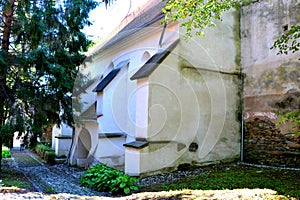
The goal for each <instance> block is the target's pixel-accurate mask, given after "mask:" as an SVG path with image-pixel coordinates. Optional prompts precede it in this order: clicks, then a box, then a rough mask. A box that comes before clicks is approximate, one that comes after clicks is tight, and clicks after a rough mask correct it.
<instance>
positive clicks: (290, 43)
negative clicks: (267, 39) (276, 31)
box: [271, 25, 300, 59]
mask: <svg viewBox="0 0 300 200" xmlns="http://www.w3.org/2000/svg"><path fill="white" fill-rule="evenodd" d="M271 49H278V53H277V54H288V53H290V52H291V53H295V52H296V51H299V50H300V25H294V26H291V28H290V30H288V31H287V32H286V33H284V34H282V36H281V37H280V38H279V39H277V40H276V41H275V43H274V45H273V46H272V48H271ZM299 59H300V58H299Z"/></svg>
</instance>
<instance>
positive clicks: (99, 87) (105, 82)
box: [93, 60, 129, 92]
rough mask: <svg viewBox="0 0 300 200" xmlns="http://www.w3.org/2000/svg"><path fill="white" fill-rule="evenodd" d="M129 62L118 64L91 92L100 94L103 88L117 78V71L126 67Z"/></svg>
mask: <svg viewBox="0 0 300 200" xmlns="http://www.w3.org/2000/svg"><path fill="white" fill-rule="evenodd" d="M128 63H129V60H125V61H122V62H120V63H119V64H118V65H117V66H116V67H115V69H113V70H112V71H111V72H109V73H108V74H107V76H105V77H104V78H103V79H102V80H101V81H100V83H99V84H98V85H97V87H96V88H95V89H94V90H93V92H102V91H103V90H104V88H105V87H106V86H107V85H108V84H109V83H110V82H111V81H112V80H113V79H114V78H115V77H116V76H117V74H118V73H119V71H120V70H121V68H122V67H124V66H126V65H128Z"/></svg>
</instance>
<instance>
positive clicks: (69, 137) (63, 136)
mask: <svg viewBox="0 0 300 200" xmlns="http://www.w3.org/2000/svg"><path fill="white" fill-rule="evenodd" d="M55 138H57V139H72V136H71V135H57V136H55Z"/></svg>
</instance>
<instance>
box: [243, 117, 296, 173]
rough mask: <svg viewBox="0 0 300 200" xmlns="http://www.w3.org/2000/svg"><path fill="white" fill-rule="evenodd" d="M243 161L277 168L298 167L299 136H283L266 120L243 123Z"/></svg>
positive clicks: (289, 134) (257, 119) (252, 120)
mask: <svg viewBox="0 0 300 200" xmlns="http://www.w3.org/2000/svg"><path fill="white" fill-rule="evenodd" d="M244 136H245V137H244V161H245V162H247V163H253V164H263V165H271V166H279V167H292V168H299V167H300V136H299V135H298V136H295V135H293V134H291V133H287V134H284V133H282V132H281V131H280V129H279V128H278V127H276V125H275V123H273V122H272V121H270V120H269V119H268V118H254V119H251V120H246V121H245V126H244Z"/></svg>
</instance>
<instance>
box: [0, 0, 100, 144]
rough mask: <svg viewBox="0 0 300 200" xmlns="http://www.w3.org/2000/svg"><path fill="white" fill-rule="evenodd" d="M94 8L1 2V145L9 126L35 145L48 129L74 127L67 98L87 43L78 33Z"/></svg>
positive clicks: (72, 1) (66, 2) (46, 0)
mask: <svg viewBox="0 0 300 200" xmlns="http://www.w3.org/2000/svg"><path fill="white" fill-rule="evenodd" d="M97 4H98V3H97V2H95V1H94V0H63V1H54V0H0V15H1V17H2V20H1V21H0V33H1V37H0V41H1V49H0V66H1V67H0V134H1V136H0V139H1V138H2V139H4V138H6V135H4V134H2V133H4V132H7V131H6V128H5V127H6V125H5V124H7V123H8V121H12V122H13V123H14V126H15V128H16V129H17V130H19V132H24V131H29V132H31V133H32V135H33V140H32V142H33V144H34V143H35V142H36V136H37V135H40V134H42V132H43V128H44V127H45V126H47V125H50V124H53V123H57V124H60V123H61V122H64V123H66V124H69V125H72V123H73V118H72V107H71V92H72V88H73V84H74V80H75V78H76V75H77V71H78V70H77V68H78V66H79V65H80V64H81V62H82V61H83V59H84V55H83V52H85V51H86V50H87V48H88V45H89V43H90V42H89V41H88V39H87V38H86V36H85V34H84V33H83V32H82V30H83V28H84V26H87V25H90V24H91V23H90V21H89V20H88V14H89V12H90V11H91V10H92V9H94V8H95V7H96V6H97ZM61 111H63V112H61ZM4 128H5V129H4ZM2 129H3V131H2ZM2 141H3V140H1V141H0V142H2ZM0 145H1V144H0Z"/></svg>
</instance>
